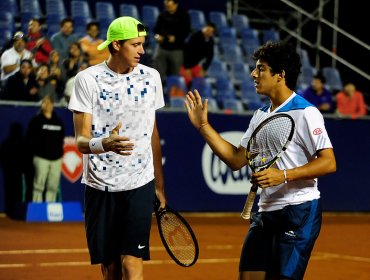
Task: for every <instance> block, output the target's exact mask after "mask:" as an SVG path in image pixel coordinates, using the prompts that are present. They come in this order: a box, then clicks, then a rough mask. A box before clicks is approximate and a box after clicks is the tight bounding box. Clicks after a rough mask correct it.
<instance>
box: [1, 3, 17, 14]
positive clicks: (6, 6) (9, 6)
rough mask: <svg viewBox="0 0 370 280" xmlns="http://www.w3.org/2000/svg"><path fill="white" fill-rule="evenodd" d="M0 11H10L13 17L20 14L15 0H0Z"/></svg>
mask: <svg viewBox="0 0 370 280" xmlns="http://www.w3.org/2000/svg"><path fill="white" fill-rule="evenodd" d="M0 11H3V12H10V13H12V15H13V16H14V17H18V16H19V15H20V12H19V6H18V1H17V0H1V1H0Z"/></svg>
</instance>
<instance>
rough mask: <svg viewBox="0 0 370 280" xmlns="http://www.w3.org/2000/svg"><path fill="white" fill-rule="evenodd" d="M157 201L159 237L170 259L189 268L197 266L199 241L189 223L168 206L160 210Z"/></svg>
mask: <svg viewBox="0 0 370 280" xmlns="http://www.w3.org/2000/svg"><path fill="white" fill-rule="evenodd" d="M159 206H160V203H159V200H158V199H156V201H155V203H154V212H155V216H156V219H157V224H158V230H159V235H160V237H161V240H162V243H163V245H164V247H165V248H166V251H167V253H168V254H169V255H170V257H171V258H172V259H173V260H174V261H175V262H176V263H177V264H178V265H181V266H184V267H189V266H192V265H193V264H195V262H196V261H197V259H198V255H199V247H198V241H197V239H196V237H195V234H194V232H193V230H192V229H191V227H190V225H189V223H188V222H187V221H186V220H185V219H184V217H182V216H181V215H180V214H179V213H178V212H177V211H175V210H174V209H172V208H171V207H169V206H168V205H166V208H164V209H159Z"/></svg>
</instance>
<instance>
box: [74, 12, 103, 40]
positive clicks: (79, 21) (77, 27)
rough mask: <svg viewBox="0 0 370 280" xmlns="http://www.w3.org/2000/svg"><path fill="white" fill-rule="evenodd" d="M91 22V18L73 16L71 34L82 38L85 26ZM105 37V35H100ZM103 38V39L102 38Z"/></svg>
mask: <svg viewBox="0 0 370 280" xmlns="http://www.w3.org/2000/svg"><path fill="white" fill-rule="evenodd" d="M90 21H91V18H89V17H85V16H74V17H73V32H74V33H75V34H77V36H79V37H83V36H84V35H85V34H86V25H87V24H88V23H89V22H90ZM100 31H101V34H103V35H104V36H105V33H102V30H100ZM104 38H105V37H104Z"/></svg>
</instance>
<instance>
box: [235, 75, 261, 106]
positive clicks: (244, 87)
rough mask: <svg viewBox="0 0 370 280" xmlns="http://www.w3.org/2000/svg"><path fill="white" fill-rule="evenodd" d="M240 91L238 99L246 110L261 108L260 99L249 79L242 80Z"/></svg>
mask: <svg viewBox="0 0 370 280" xmlns="http://www.w3.org/2000/svg"><path fill="white" fill-rule="evenodd" d="M240 89H241V92H240V99H241V101H242V102H243V104H245V105H246V107H247V108H248V110H256V109H258V108H261V107H262V106H263V102H262V99H261V97H260V95H258V93H257V92H256V87H255V85H254V81H253V80H252V79H251V78H250V77H246V78H245V79H243V80H242V83H241V86H240Z"/></svg>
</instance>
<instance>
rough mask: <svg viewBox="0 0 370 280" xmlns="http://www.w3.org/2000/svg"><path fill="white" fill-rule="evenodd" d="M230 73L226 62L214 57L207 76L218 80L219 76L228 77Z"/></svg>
mask: <svg viewBox="0 0 370 280" xmlns="http://www.w3.org/2000/svg"><path fill="white" fill-rule="evenodd" d="M228 76H229V73H228V71H227V66H226V63H225V62H223V61H221V60H219V59H216V58H213V60H212V62H211V64H210V65H209V67H208V69H207V77H209V78H211V79H212V80H216V79H218V78H225V77H226V78H228Z"/></svg>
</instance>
